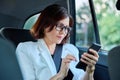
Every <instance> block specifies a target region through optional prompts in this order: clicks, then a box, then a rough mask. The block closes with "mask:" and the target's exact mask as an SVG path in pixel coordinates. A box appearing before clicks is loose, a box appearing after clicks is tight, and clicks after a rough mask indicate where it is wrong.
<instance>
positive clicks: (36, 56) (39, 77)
mask: <svg viewBox="0 0 120 80" xmlns="http://www.w3.org/2000/svg"><path fill="white" fill-rule="evenodd" d="M72 25H73V19H72V17H71V16H70V15H69V14H68V12H67V10H66V9H65V8H64V7H61V6H59V5H56V4H54V5H50V6H48V7H46V8H45V9H44V10H43V11H42V12H41V15H40V16H39V18H38V20H37V21H36V23H35V25H34V26H33V27H32V29H31V33H32V35H33V36H34V37H35V38H36V39H37V42H32V41H29V42H23V43H20V44H19V45H18V46H17V49H16V55H17V57H18V61H19V64H20V67H21V71H22V74H23V77H24V80H63V79H65V77H66V76H67V75H68V71H69V70H70V71H71V72H72V74H73V78H72V79H71V80H93V74H94V70H95V64H96V62H97V61H98V57H99V56H98V54H97V52H96V51H94V50H92V49H90V52H91V53H93V55H90V54H88V53H84V54H83V55H82V58H81V59H80V60H81V61H82V62H84V63H86V64H87V67H86V71H84V70H82V69H77V68H76V65H77V63H78V62H79V57H78V55H79V54H78V53H79V51H78V49H77V48H76V47H75V46H74V45H72V44H68V43H66V42H67V40H68V38H69V35H70V31H71V26H72ZM60 44H62V53H61V56H60V57H61V65H60V69H59V70H58V71H57V69H56V66H55V61H54V60H53V56H54V55H55V54H56V53H55V50H56V47H57V45H60Z"/></svg>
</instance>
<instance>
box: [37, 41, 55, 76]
mask: <svg viewBox="0 0 120 80" xmlns="http://www.w3.org/2000/svg"><path fill="white" fill-rule="evenodd" d="M38 44H39V45H38V49H39V51H40V54H41V55H42V57H43V58H44V59H45V61H46V63H47V65H48V67H49V68H50V71H51V73H52V76H53V75H55V74H56V73H57V70H56V67H55V64H54V61H53V59H52V56H51V54H50V52H49V49H48V47H47V45H46V43H45V41H44V40H43V39H38Z"/></svg>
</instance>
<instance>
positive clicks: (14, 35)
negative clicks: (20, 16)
mask: <svg viewBox="0 0 120 80" xmlns="http://www.w3.org/2000/svg"><path fill="white" fill-rule="evenodd" d="M0 34H1V36H2V37H3V38H4V39H7V40H10V41H11V42H13V43H14V44H15V46H17V45H18V44H19V43H20V42H25V41H36V40H35V39H34V38H33V36H32V35H31V33H30V30H27V29H16V28H9V27H4V28H1V29H0Z"/></svg>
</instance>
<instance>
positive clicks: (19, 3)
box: [0, 0, 62, 18]
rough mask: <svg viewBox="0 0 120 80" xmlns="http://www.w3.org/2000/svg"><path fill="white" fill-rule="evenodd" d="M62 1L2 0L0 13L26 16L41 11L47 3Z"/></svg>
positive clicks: (20, 16)
mask: <svg viewBox="0 0 120 80" xmlns="http://www.w3.org/2000/svg"><path fill="white" fill-rule="evenodd" d="M60 1H61V2H62V0H1V1H0V13H2V14H6V15H11V16H15V17H16V18H24V17H26V16H29V15H32V14H33V13H36V12H39V11H41V10H42V9H43V8H44V7H46V6H47V5H50V4H53V3H59V2H60ZM18 15H19V16H18Z"/></svg>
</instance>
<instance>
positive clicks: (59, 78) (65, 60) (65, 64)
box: [50, 54, 76, 80]
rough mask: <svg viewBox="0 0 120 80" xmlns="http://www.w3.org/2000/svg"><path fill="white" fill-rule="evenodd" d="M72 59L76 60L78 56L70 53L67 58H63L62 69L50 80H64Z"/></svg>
mask: <svg viewBox="0 0 120 80" xmlns="http://www.w3.org/2000/svg"><path fill="white" fill-rule="evenodd" d="M71 61H76V58H75V57H74V56H73V55H71V54H68V55H67V56H66V57H65V58H63V59H62V62H61V67H60V71H59V72H58V74H56V75H55V76H53V77H52V78H51V79H50V80H63V79H64V78H65V77H66V76H67V74H68V70H69V64H70V62H71Z"/></svg>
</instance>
